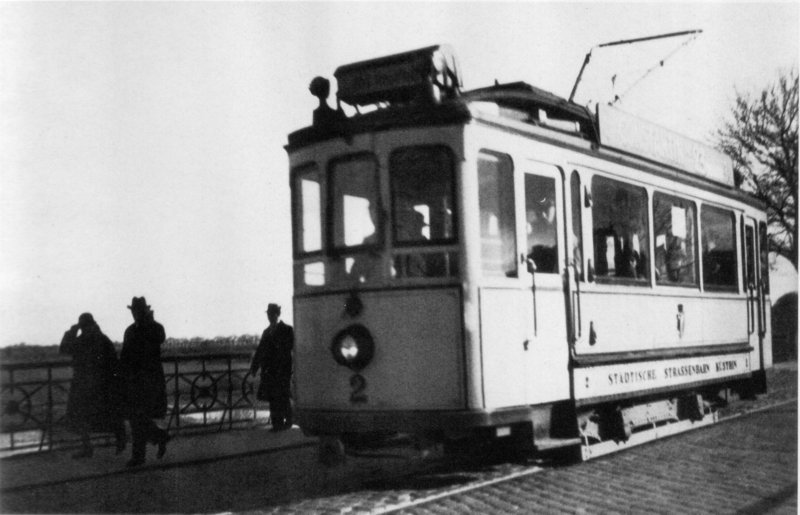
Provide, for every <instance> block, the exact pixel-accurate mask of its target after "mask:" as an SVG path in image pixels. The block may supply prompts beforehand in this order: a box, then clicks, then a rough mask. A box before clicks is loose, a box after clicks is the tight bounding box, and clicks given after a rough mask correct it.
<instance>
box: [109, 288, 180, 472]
mask: <svg viewBox="0 0 800 515" xmlns="http://www.w3.org/2000/svg"><path fill="white" fill-rule="evenodd" d="M128 309H130V310H131V315H133V321H134V322H133V324H131V325H130V326H129V327H128V328H127V329H126V330H125V337H124V339H123V341H122V352H121V353H120V367H121V368H122V375H123V378H124V379H125V386H126V388H125V390H126V395H127V408H128V418H129V419H130V423H131V434H132V437H133V453H132V454H133V455H132V456H131V460H130V461H129V462H128V466H129V467H135V466H137V465H141V464H142V463H144V458H145V454H146V450H147V442H148V441H149V442H150V443H152V444H154V445H158V453H157V455H156V456H157V457H158V458H159V459H161V458H162V457H163V456H164V453H165V452H166V451H167V441H168V440H169V435H168V434H167V432H166V431H164V430H163V429H161V428H159V427H158V426H157V425H156V424H155V422H154V421H153V419H154V418H162V417H163V416H164V415H166V413H167V387H166V381H165V379H164V369H163V368H162V367H161V344H162V343H164V340H165V339H166V334H165V333H164V326H162V325H161V324H159V323H158V322H156V321H155V320H153V311H152V310H151V309H150V306H148V305H147V301H146V300H145V298H144V297H134V298H133V300H132V301H131V305H130V306H128Z"/></svg>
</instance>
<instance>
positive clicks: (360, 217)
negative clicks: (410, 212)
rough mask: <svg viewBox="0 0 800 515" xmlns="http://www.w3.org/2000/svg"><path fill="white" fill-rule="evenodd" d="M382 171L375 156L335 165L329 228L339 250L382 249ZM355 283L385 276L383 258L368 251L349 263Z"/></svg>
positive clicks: (347, 160) (349, 159)
mask: <svg viewBox="0 0 800 515" xmlns="http://www.w3.org/2000/svg"><path fill="white" fill-rule="evenodd" d="M378 184H379V183H378V170H377V165H376V162H375V159H374V158H373V157H372V156H366V155H362V156H357V157H350V158H346V159H343V160H340V161H338V162H336V163H334V164H333V166H332V168H331V174H330V191H331V202H330V205H331V210H330V211H331V213H330V215H329V216H330V217H331V220H330V222H329V228H330V231H331V241H332V242H333V246H334V248H335V249H344V248H348V247H373V248H376V247H378V246H379V245H380V244H381V242H382V238H381V234H382V232H381V224H380V223H379V220H380V218H381V215H380V213H381V212H382V210H381V206H380V202H379V194H378V191H379V186H378ZM345 268H346V270H345V272H346V273H347V274H348V276H349V277H350V279H351V280H355V281H358V282H369V281H372V280H375V279H378V278H379V277H380V275H381V257H380V255H378V254H375V253H373V252H367V251H364V252H362V253H361V254H359V255H358V256H357V257H356V258H348V259H347V260H346V261H345Z"/></svg>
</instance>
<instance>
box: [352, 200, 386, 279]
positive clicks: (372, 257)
mask: <svg viewBox="0 0 800 515" xmlns="http://www.w3.org/2000/svg"><path fill="white" fill-rule="evenodd" d="M367 210H368V212H369V219H370V222H371V223H372V227H373V229H372V232H371V233H370V234H368V235H367V236H365V237H364V239H363V241H362V245H365V246H366V247H367V248H366V249H365V251H364V252H361V253H360V254H357V255H356V256H355V257H353V258H351V259H353V264H352V266H351V267H350V270H349V276H350V278H351V280H353V281H355V282H358V283H364V282H370V281H374V280H376V279H378V278H380V276H381V256H380V253H379V251H378V250H377V249H376V245H378V244H379V243H380V242H379V241H378V229H377V228H378V226H379V220H380V215H379V213H378V207H377V206H376V203H375V202H371V201H370V202H369V205H368V206H367Z"/></svg>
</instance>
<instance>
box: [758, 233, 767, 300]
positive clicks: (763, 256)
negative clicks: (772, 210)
mask: <svg viewBox="0 0 800 515" xmlns="http://www.w3.org/2000/svg"><path fill="white" fill-rule="evenodd" d="M758 239H759V241H758V244H759V245H758V247H759V251H760V252H759V255H760V259H759V261H760V262H761V286H762V288H763V289H764V293H765V294H768V293H769V240H768V238H767V224H765V223H764V222H759V224H758Z"/></svg>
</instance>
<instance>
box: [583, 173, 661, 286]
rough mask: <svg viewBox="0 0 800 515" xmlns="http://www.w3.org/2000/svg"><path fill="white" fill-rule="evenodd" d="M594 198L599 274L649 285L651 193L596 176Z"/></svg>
mask: <svg viewBox="0 0 800 515" xmlns="http://www.w3.org/2000/svg"><path fill="white" fill-rule="evenodd" d="M592 199H593V201H592V219H593V227H592V230H593V235H594V259H595V275H596V276H597V277H598V278H604V277H608V278H622V279H626V280H634V281H637V282H642V283H644V282H646V281H647V279H648V278H649V275H650V268H649V258H648V255H647V252H648V249H649V239H648V223H647V192H646V191H645V189H644V188H641V187H637V186H633V185H630V184H626V183H623V182H619V181H615V180H612V179H607V178H605V177H600V176H595V177H594V178H592Z"/></svg>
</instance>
